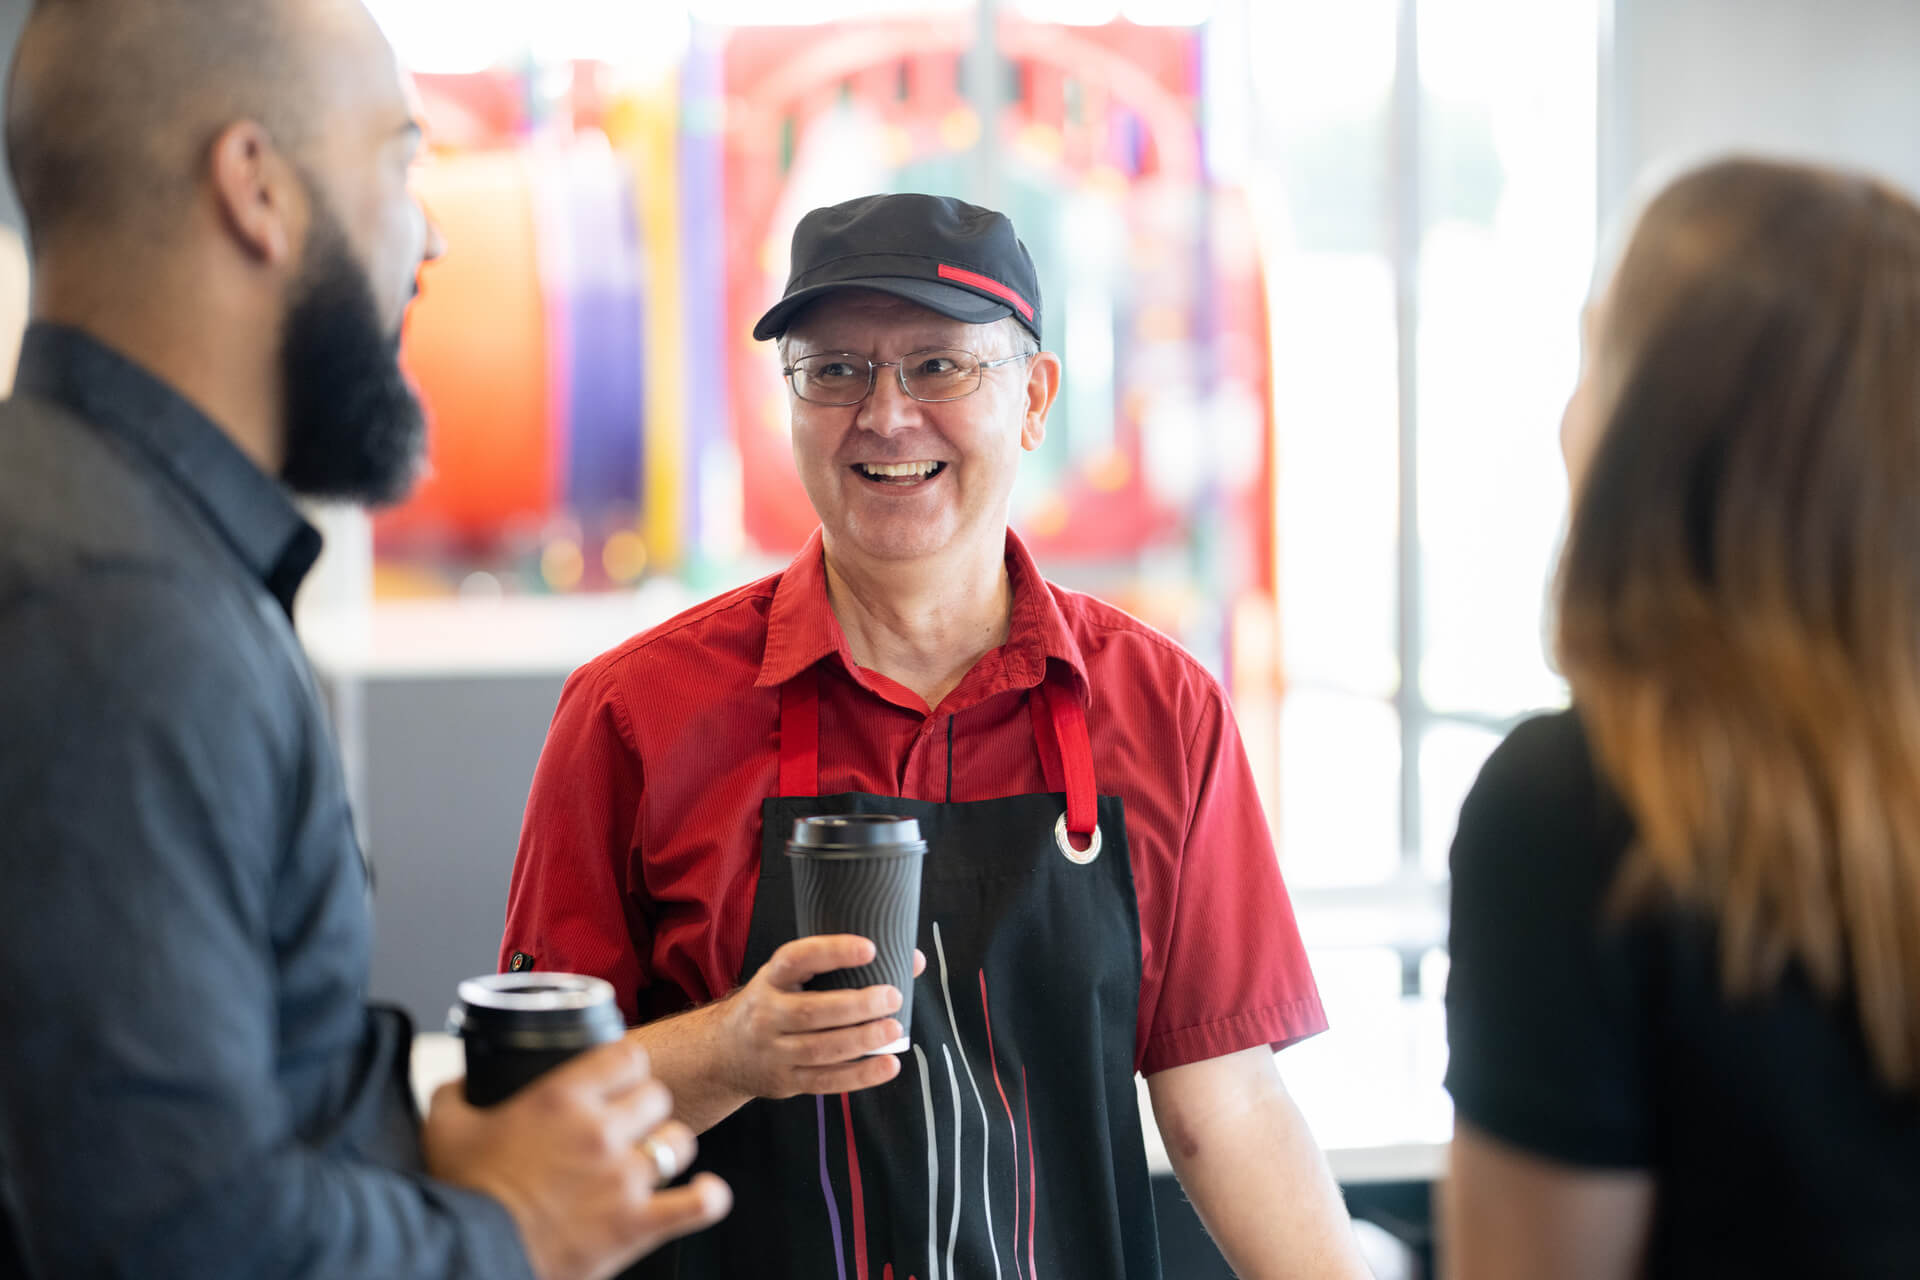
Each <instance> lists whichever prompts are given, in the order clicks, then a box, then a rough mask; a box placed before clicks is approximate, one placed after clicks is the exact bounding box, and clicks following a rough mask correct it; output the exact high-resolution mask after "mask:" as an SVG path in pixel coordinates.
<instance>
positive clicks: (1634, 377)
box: [1556, 159, 1920, 1090]
mask: <svg viewBox="0 0 1920 1280" xmlns="http://www.w3.org/2000/svg"><path fill="white" fill-rule="evenodd" d="M1596 321H1597V324H1596V328H1595V332H1594V334H1593V338H1594V344H1595V355H1596V359H1595V364H1594V370H1595V373H1596V375H1597V379H1596V381H1595V383H1594V384H1593V385H1594V387H1595V395H1596V398H1597V409H1598V412H1599V414H1600V421H1601V423H1602V424H1603V425H1602V427H1601V434H1600V436H1599V440H1598V443H1597V445H1596V446H1595V449H1594V453H1593V456H1592V458H1591V460H1590V462H1589V464H1588V467H1587V470H1586V472H1585V474H1584V476H1583V477H1582V478H1581V480H1580V483H1579V492H1578V494H1577V495H1576V499H1575V506H1574V513H1573V519H1572V526H1571V530H1570V533H1569V536H1568V541H1567V545H1566V549H1565V551H1564V553H1563V555H1562V558H1561V564H1560V576H1559V583H1558V597H1559V598H1558V624H1557V625H1558V634H1557V637H1556V640H1557V647H1558V650H1559V656H1560V661H1561V666H1562V669H1563V670H1564V671H1565V672H1566V674H1567V677H1568V680H1569V682H1570V683H1571V685H1572V688H1573V695H1574V703H1575V706H1576V707H1577V708H1578V709H1579V712H1580V716H1581V719H1582V721H1583V723H1584V724H1585V726H1586V728H1587V731H1588V733H1589V735H1590V736H1591V739H1592V741H1593V743H1594V747H1595V751H1596V753H1597V758H1598V761H1599V763H1600V767H1601V769H1602V770H1603V771H1604V772H1605V773H1606V775H1607V776H1608V778H1609V779H1610V780H1611V781H1612V782H1613V784H1614V785H1615V787H1616V788H1617V789H1618V790H1619V792H1620V794H1621V796H1622V798H1623V799H1624V801H1625V802H1626V805H1627V808H1628V810H1629V811H1630V812H1631V814H1632V815H1633V818H1634V820H1635V823H1636V827H1637V843H1636V845H1635V848H1634V850H1633V853H1632V854H1631V856H1630V857H1629V860H1628V863H1627V865H1626V868H1625V870H1624V873H1623V876H1622V879H1621V883H1620V885H1619V886H1618V888H1619V891H1620V892H1619V896H1618V898H1617V901H1618V902H1620V903H1622V904H1633V903H1636V902H1644V900H1645V899H1646V897H1647V896H1648V895H1649V894H1650V893H1661V894H1665V895H1667V896H1669V897H1670V898H1672V899H1676V900H1678V901H1679V902H1682V903H1685V904H1689V905H1691V906H1695V907H1700V908H1704V909H1705V910H1706V911H1707V912H1708V913H1710V915H1711V916H1712V918H1713V919H1714V920H1715V921H1716V922H1717V926H1718V937H1719V948H1720V957H1719V960H1720V968H1721V972H1722V975H1723V978H1724V981H1725V985H1726V989H1727V991H1728V994H1729V995H1730V996H1731V997H1733V998H1740V997H1743V996H1748V995H1752V994H1756V993H1759V992H1762V991H1765V990H1767V989H1768V988H1770V987H1771V986H1773V985H1774V984H1775V983H1777V982H1778V980H1779V979H1780V977H1781V975H1782V974H1783V972H1784V970H1785V969H1786V967H1787V965H1788V964H1789V963H1790V962H1795V963H1798V964H1799V965H1800V966H1802V967H1803V968H1804V971H1805V972H1806V974H1807V975H1808V976H1809V978H1810V979H1811V981H1812V982H1813V984H1814V986H1815V987H1816V988H1817V989H1818V990H1819V991H1820V992H1822V993H1824V994H1825V995H1826V996H1828V997H1829V998H1833V999H1838V1000H1846V1001H1849V1002H1850V1003H1852V1004H1853V1005H1854V1006H1855V1008H1856V1009H1857V1013H1858V1017H1859V1022H1860V1026H1861V1028H1862V1030H1863V1032H1864V1034H1865V1039H1866V1044H1867V1047H1868V1050H1869V1052H1870V1055H1871V1059H1872V1062H1873V1066H1874V1069H1875V1072H1876V1074H1877V1075H1878V1076H1879V1077H1880V1078H1881V1079H1882V1080H1883V1081H1884V1082H1886V1083H1887V1084H1888V1085H1889V1086H1891V1087H1893V1088H1895V1089H1897V1090H1908V1089H1912V1088H1913V1087H1914V1086H1915V1085H1916V1077H1917V1075H1920V206H1916V205H1915V204H1914V203H1913V202H1912V201H1911V200H1909V199H1908V198H1907V197H1906V196H1904V195H1902V194H1900V193H1899V192H1898V191H1895V190H1894V189H1892V188H1891V187H1889V186H1887V185H1885V184H1883V183H1881V182H1878V181H1875V180H1873V179H1871V178H1868V177H1864V176H1856V175H1851V174H1845V173H1839V172H1834V171H1830V170H1825V169H1820V168H1815V167H1812V166H1807V165H1797V164H1786V163H1777V162H1768V161H1760V160H1751V159H1733V160H1726V161H1721V162H1718V163H1715V164H1711V165H1709V166H1707V167H1704V168H1701V169H1697V170H1694V171H1693V172H1691V173H1688V174H1687V175H1685V176H1683V177H1681V178H1680V179H1679V180H1678V181H1676V182H1674V183H1673V184H1672V185H1670V186H1668V187H1667V188H1666V189H1665V190H1664V191H1662V192H1661V193H1660V194H1659V195H1658V196H1657V197H1656V198H1655V199H1654V200H1653V201H1652V203H1651V204H1650V205H1648V206H1647V208H1646V210H1645V212H1644V213H1643V214H1642V216H1641V218H1640V220H1639V222H1638V224H1637V225H1636V227H1635V229H1634V233H1633V235H1632V238H1631V240H1630V242H1629V243H1628V245H1627V248H1626V250H1625V253H1624V255H1623V257H1622V259H1621V261H1620V264H1619V266H1618V268H1617V270H1616V272H1615V274H1614V277H1613V280H1612V282H1611V285H1610V286H1609V288H1608V290H1607V292H1606V294H1605V297H1604V299H1603V300H1602V304H1601V307H1600V309H1599V311H1598V312H1597V315H1596Z"/></svg>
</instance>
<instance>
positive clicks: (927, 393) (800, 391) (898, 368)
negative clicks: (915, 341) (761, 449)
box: [780, 350, 1040, 405]
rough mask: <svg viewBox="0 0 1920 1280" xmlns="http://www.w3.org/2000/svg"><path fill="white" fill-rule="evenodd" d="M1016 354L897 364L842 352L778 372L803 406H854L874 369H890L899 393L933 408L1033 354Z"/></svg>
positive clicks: (957, 355)
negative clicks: (988, 374)
mask: <svg viewBox="0 0 1920 1280" xmlns="http://www.w3.org/2000/svg"><path fill="white" fill-rule="evenodd" d="M1039 354H1040V353H1039V352H1037V351H1022V352H1021V353H1020V354H1019V355H1013V356H1005V357H1003V358H1001V359H999V360H982V359H981V358H980V357H979V356H976V355H974V354H973V352H971V351H947V350H934V351H915V352H912V353H910V354H908V355H904V356H901V357H900V358H899V359H898V360H869V359H867V358H866V357H865V356H856V355H854V354H852V353H851V352H846V351H826V352H822V353H820V354H819V355H812V356H802V357H801V358H800V359H798V360H795V361H794V362H793V363H792V364H790V365H788V366H786V367H785V368H784V369H782V370H780V372H781V374H782V376H784V377H785V378H786V379H787V381H788V382H789V383H791V384H792V385H793V394H795V395H797V396H799V397H800V398H801V399H802V400H805V401H806V402H807V403H809V404H837V405H846V404H859V403H860V402H861V401H862V400H865V399H866V398H867V397H868V396H869V395H871V394H872V393H873V377H874V371H875V370H877V369H892V370H894V372H895V373H896V374H897V375H898V376H899V378H900V389H901V390H902V391H904V392H906V393H907V394H908V395H909V396H912V397H913V398H914V399H915V400H923V401H927V402H929V403H933V404H937V403H939V402H940V401H942V400H964V399H965V398H966V397H968V396H970V395H972V394H973V393H974V392H976V391H978V390H979V389H980V375H981V373H982V372H983V371H985V370H987V369H991V368H994V367H995V366H997V365H1003V364H1012V363H1013V362H1014V361H1015V360H1026V359H1029V358H1031V357H1033V356H1036V355H1039Z"/></svg>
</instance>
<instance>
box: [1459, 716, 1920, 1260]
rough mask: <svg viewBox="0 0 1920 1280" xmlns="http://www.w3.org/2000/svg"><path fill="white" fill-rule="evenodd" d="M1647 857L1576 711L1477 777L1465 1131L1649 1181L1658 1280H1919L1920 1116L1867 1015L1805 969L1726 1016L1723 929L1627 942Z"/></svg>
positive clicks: (1466, 936)
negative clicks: (1888, 1067)
mask: <svg viewBox="0 0 1920 1280" xmlns="http://www.w3.org/2000/svg"><path fill="white" fill-rule="evenodd" d="M1631 838H1632V825H1631V822H1630V820H1629V819H1628V817H1627V815H1626V814H1625V812H1624V810H1623V808H1622V806H1621V805H1620V803H1619V801H1618V799H1617V798H1616V797H1615V796H1614V795H1613V794H1612V793H1611V791H1610V790H1609V789H1608V787H1607V786H1606V784H1605V782H1604V781H1602V780H1600V779H1598V778H1597V777H1596V775H1595V772H1594V768H1593V764H1592V761H1591V758H1590V756H1589V754H1588V748H1587V743H1586V738H1585V735H1584V734H1583V733H1582V731H1581V728H1580V723H1579V721H1578V720H1577V719H1576V718H1575V717H1574V715H1573V714H1572V713H1571V712H1568V713H1562V714H1560V715H1555V716H1547V717H1543V718H1541V719H1536V720H1532V721H1529V722H1528V723H1526V724H1523V725H1521V726H1520V727H1519V728H1518V729H1516V730H1514V732H1513V734H1512V735H1511V736H1510V737H1509V738H1508V739H1507V740H1506V742H1505V743H1503V744H1502V745H1501V746H1500V748H1499V750H1497V751H1495V752H1494V754H1493V757H1492V758H1491V759H1490V760H1489V761H1488V762H1487V765H1486V768H1485V769H1484V770H1482V772H1481V774H1480V779H1479V781H1478V782H1477V783H1476V784H1475V785H1474V788H1473V791H1472V793H1471V794H1470V795H1469V796H1468V797H1467V801H1466V805H1465V807H1464V808H1463V809H1462V811H1461V814H1460V832H1459V835H1458V837H1457V838H1456V840H1455V842H1454V846H1453V937H1452V974H1451V977H1450V979H1449V981H1448V984H1447V1019H1448V1034H1449V1038H1450V1040H1451V1048H1452V1060H1451V1063H1450V1065H1449V1067H1448V1070H1447V1087H1448V1089H1449V1090H1451V1091H1452V1093H1453V1098H1454V1103H1455V1105H1456V1107H1457V1108H1458V1110H1459V1114H1460V1115H1461V1117H1462V1118H1463V1119H1465V1120H1467V1121H1469V1122H1471V1123H1472V1124H1473V1125H1475V1126H1476V1127H1477V1128H1479V1129H1482V1130H1484V1131H1486V1132H1487V1133H1489V1134H1491V1135H1493V1136H1494V1137H1495V1138H1498V1139H1502V1140H1504V1141H1506V1142H1508V1143H1511V1144H1513V1145H1515V1146H1518V1147H1521V1148H1523V1149H1525V1150H1528V1151H1531V1152H1533V1153H1535V1154H1537V1155H1539V1156H1542V1157H1545V1158H1547V1159H1550V1160H1555V1161H1560V1162H1563V1163H1566V1164H1571V1165H1577V1166H1587V1167H1590V1168H1595V1169H1644V1170H1647V1171H1649V1172H1650V1173H1652V1175H1653V1176H1654V1178H1655V1179H1656V1186H1657V1192H1656V1207H1655V1211H1654V1229H1653V1240H1652V1247H1651V1255H1652V1256H1651V1264H1650V1267H1649V1274H1650V1275H1654V1276H1705V1275H1714V1276H1723V1275H1724V1276H1776V1275H1777V1276H1793V1277H1806V1276H1815V1275H1817V1276H1821V1277H1823V1278H1833V1277H1851V1276H1860V1277H1869V1276H1871V1277H1876V1278H1879V1277H1886V1276H1896V1275H1914V1274H1920V1106H1916V1103H1915V1101H1914V1099H1913V1098H1911V1097H1906V1098H1902V1097H1896V1096H1893V1095H1891V1094H1889V1093H1888V1092H1887V1091H1886V1090H1884V1089H1883V1088H1881V1087H1880V1086H1878V1085H1877V1084H1876V1083H1875V1082H1874V1079H1873V1075H1872V1072H1871V1070H1870V1067H1869V1062H1868V1058H1867V1052H1866V1048H1865V1044H1864V1041H1863V1039H1862V1037H1861V1034H1860V1031H1859V1028H1858V1024H1857V1022H1856V1020H1855V1018H1854V1016H1853V1011H1852V1004H1851V1001H1850V1000H1849V999H1844V998H1843V999H1842V1000H1841V1001H1839V1002H1834V1003H1829V1002H1826V1001H1823V1000H1821V999H1819V998H1818V997H1816V996H1815V995H1814V994H1813V992H1812V990H1811V989H1810V987H1809V985H1808V983H1807V982H1806V981H1805V979H1804V977H1803V976H1802V975H1801V974H1800V973H1798V972H1793V971H1790V972H1789V974H1788V976H1787V977H1786V979H1785V980H1784V981H1783V983H1782V984H1781V985H1780V987H1779V988H1778V989H1777V990H1775V991H1773V992H1772V993H1770V994H1768V995H1766V996H1764V997H1762V998H1757V999H1754V1000H1751V1001H1744V1002H1741V1003H1739V1004H1732V1003H1730V1002H1729V1001H1728V1000H1727V999H1726V998H1725V997H1724V996H1723V995H1722V994H1721V987H1720V982H1719V976H1718V968H1717V963H1716V959H1715V953H1714V933H1713V929H1712V927H1711V925H1710V924H1708V923H1707V922H1705V921H1704V920H1701V919H1699V918H1697V917H1694V916H1691V915H1688V914H1683V913H1681V912H1680V911H1678V910H1677V909H1654V910H1651V911H1646V912H1642V913H1640V914H1638V915H1636V916H1635V917H1634V918H1632V919H1631V920H1630V921H1629V922H1628V923H1625V924H1621V923H1615V922H1613V919H1612V917H1611V916H1610V915H1609V914H1608V913H1607V912H1606V910H1605V905H1604V901H1603V900H1604V898H1605V896H1606V894H1607V891H1608V889H1609V887H1610V886H1611V884H1612V883H1613V881H1614V879H1615V875H1616V873H1617V871H1618V869H1619V867H1620V865H1621V862H1622V860H1623V858H1624V856H1625V853H1626V851H1627V847H1628V844H1629V842H1630V840H1631ZM1917 998H1920V996H1917Z"/></svg>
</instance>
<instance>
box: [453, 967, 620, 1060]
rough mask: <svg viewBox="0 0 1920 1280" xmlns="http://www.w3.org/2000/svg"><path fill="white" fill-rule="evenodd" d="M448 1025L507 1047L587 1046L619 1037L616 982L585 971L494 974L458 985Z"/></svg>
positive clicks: (460, 1032)
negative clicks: (588, 974) (582, 972)
mask: <svg viewBox="0 0 1920 1280" xmlns="http://www.w3.org/2000/svg"><path fill="white" fill-rule="evenodd" d="M456 990H457V993H458V995H459V999H457V1000H455V1001H454V1004H453V1007H452V1008H451V1009H449V1010H447V1030H448V1031H449V1032H450V1033H452V1034H453V1035H456V1036H461V1037H463V1038H465V1039H468V1040H473V1039H476V1038H478V1039H482V1040H485V1041H487V1042H488V1043H489V1044H492V1045H494V1046H495V1047H496V1048H504V1049H582V1048H585V1047H587V1046H588V1045H593V1044H600V1043H603V1042H605V1041H608V1040H617V1039H619V1038H620V1035H621V1032H622V1031H623V1030H625V1027H626V1020H625V1019H624V1018H622V1017H621V1015H620V1006H619V1005H618V1004H617V1003H616V1002H615V1000H614V993H613V984H612V983H609V982H607V981H605V980H603V979H600V978H592V977H588V976H587V975H585V974H580V973H538V972H523V973H490V974H487V975H486V976H485V977H482V978H468V979H467V980H466V981H465V982H462V983H461V984H460V985H459V987H458V988H456Z"/></svg>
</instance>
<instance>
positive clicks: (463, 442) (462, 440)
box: [374, 151, 556, 543]
mask: <svg viewBox="0 0 1920 1280" xmlns="http://www.w3.org/2000/svg"><path fill="white" fill-rule="evenodd" d="M414 185H415V189H416V190H417V191H418V192H419V195H420V198H421V201H422V203H424V204H425V205H426V207H427V210H428V212H429V213H430V214H431V215H432V216H433V218H434V219H435V221H437V222H438V223H439V224H440V228H441V230H442V231H443V232H444V233H445V235H446V238H447V244H448V249H447V255H446V257H444V258H442V259H441V260H440V261H439V262H437V263H435V264H433V265H432V266H431V267H429V268H428V269H427V270H426V272H425V273H424V275H423V277H422V281H423V284H422V289H421V294H420V297H419V299H418V300H417V301H416V302H415V303H414V305H413V308H412V310H411V312H410V313H409V315H408V319H407V333H406V342H405V346H404V351H405V363H406V367H407V371H408V373H409V374H410V375H411V376H412V377H413V379H414V381H415V384H416V385H417V386H418V387H419V389H420V393H421V399H422V400H423V401H424V402H425V404H426V407H427V414H428V425H429V437H428V439H429V446H428V458H429V462H430V466H431V470H430V471H429V474H428V475H427V476H426V478H425V479H424V480H423V482H422V483H421V485H420V486H419V488H418V489H416V490H415V492H414V495H413V497H412V498H411V499H410V500H409V501H408V502H407V503H405V504H404V505H402V506H400V507H397V508H395V509H394V510H392V511H389V512H386V513H384V514H383V515H381V516H380V517H379V518H378V519H377V520H376V521H375V524H374V529H375V533H376V536H378V537H379V538H381V539H382V540H383V541H387V542H389V543H391V542H392V541H394V540H406V539H409V538H416V539H417V538H425V539H429V540H434V541H445V540H455V541H461V540H465V541H472V542H476V543H478V542H485V541H487V540H489V539H492V538H494V537H495V536H497V534H498V533H499V531H501V530H502V529H505V528H511V527H513V526H515V525H525V524H529V523H532V522H537V521H540V520H544V519H545V518H546V516H547V515H548V513H549V511H550V509H551V507H552V503H553V494H554V465H555V458H554V454H555V437H556V432H555V424H554V423H553V422H552V420H551V419H552V412H551V405H550V402H549V389H548V381H549V379H548V367H547V361H548V343H547V324H546V313H545V302H544V300H543V297H542V293H541V288H540V275H539V270H538V259H537V249H536V244H535V231H534V209H533V200H532V190H531V184H530V178H529V172H528V169H527V162H526V160H525V159H524V158H523V157H522V156H521V155H520V154H518V153H515V152H506V151H495V152H482V153H478V154H474V155H462V156H451V157H447V158H445V159H443V160H441V161H440V162H439V163H437V164H434V165H430V166H427V167H426V168H424V169H423V170H422V171H421V172H420V173H419V174H418V175H417V176H416V177H415V179H414Z"/></svg>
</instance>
